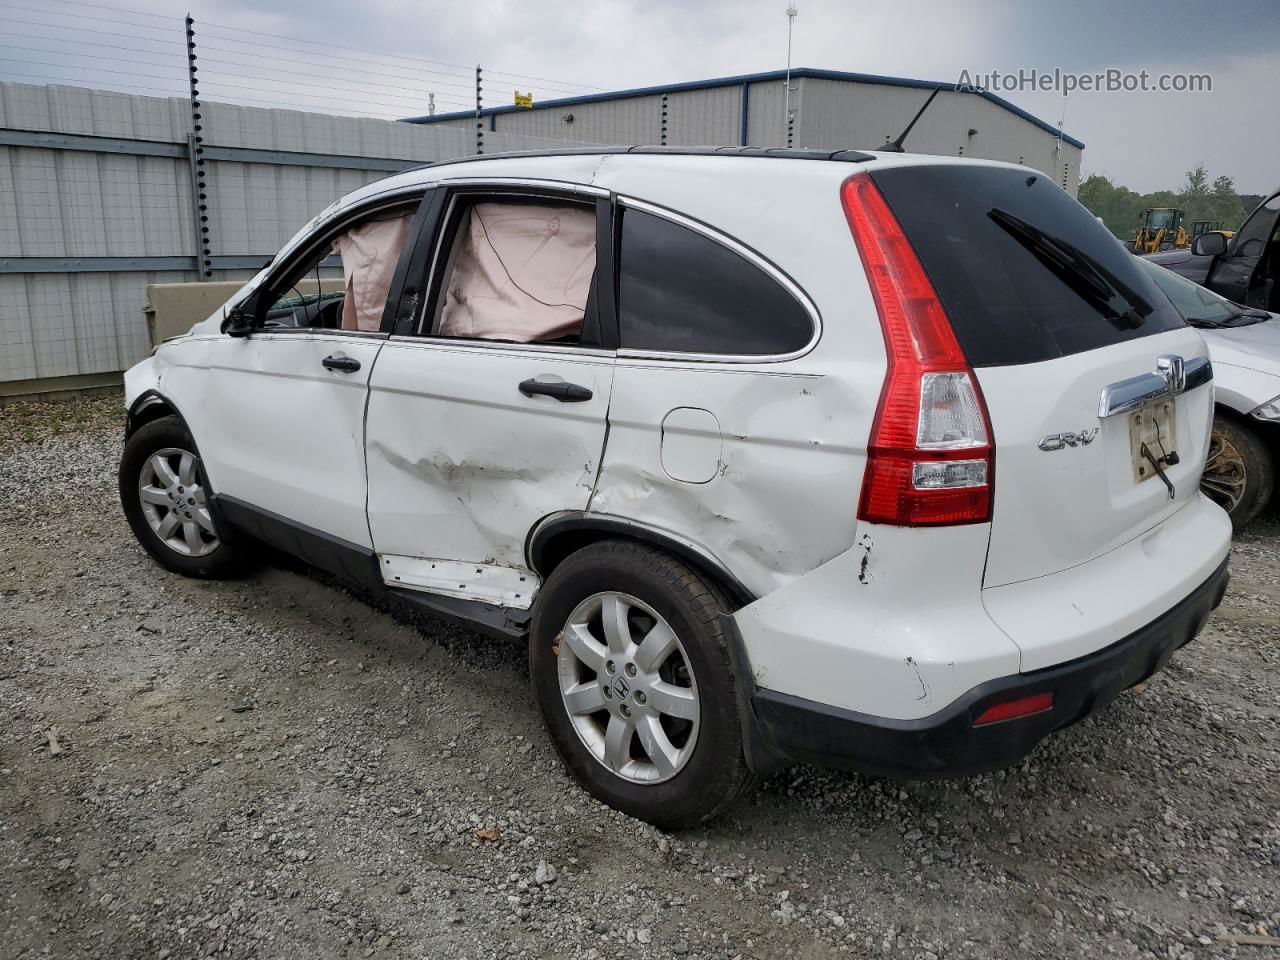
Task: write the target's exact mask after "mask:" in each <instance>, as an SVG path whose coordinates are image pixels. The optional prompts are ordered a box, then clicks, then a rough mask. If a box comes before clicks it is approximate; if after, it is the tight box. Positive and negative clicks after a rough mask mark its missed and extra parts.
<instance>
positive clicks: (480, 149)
mask: <svg viewBox="0 0 1280 960" xmlns="http://www.w3.org/2000/svg"><path fill="white" fill-rule="evenodd" d="M480 91H481V87H480V64H478V63H477V64H476V154H477V155H479V154H482V153H484V121H483V120H482V119H481V118H480Z"/></svg>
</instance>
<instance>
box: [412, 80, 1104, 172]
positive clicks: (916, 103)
mask: <svg viewBox="0 0 1280 960" xmlns="http://www.w3.org/2000/svg"><path fill="white" fill-rule="evenodd" d="M742 86H743V84H742V83H725V84H720V85H715V84H711V85H708V86H705V87H701V88H698V89H693V90H680V91H672V92H670V93H668V95H667V140H666V142H667V143H668V144H673V145H729V144H739V143H741V142H742ZM747 88H748V95H747V136H746V142H747V143H750V144H752V145H753V146H763V147H778V146H785V145H786V142H787V123H786V109H785V101H786V85H785V82H784V81H783V80H782V79H781V78H778V79H760V80H750V81H748V82H747ZM928 96H929V90H927V89H924V88H921V87H916V86H905V85H899V84H894V83H888V82H885V83H872V82H857V81H853V80H841V79H829V78H822V77H806V76H802V75H799V74H797V75H796V76H794V77H793V78H792V80H791V109H792V112H793V114H794V118H795V119H794V125H793V129H792V144H793V145H794V146H797V147H805V146H808V147H831V148H853V149H861V150H873V149H875V148H876V147H878V146H879V145H880V144H882V143H884V142H885V140H888V139H890V138H892V137H896V136H897V135H898V134H899V133H900V132H901V131H902V129H903V127H905V126H906V125H907V123H908V122H910V120H911V118H912V117H913V116H914V115H915V112H916V111H917V110H918V109H919V108H920V106H921V105H922V104H923V103H924V101H925V99H926V98H927V97H928ZM662 99H663V98H662V95H661V94H660V93H644V94H636V95H631V96H621V97H617V98H614V99H604V100H596V101H592V102H586V103H583V102H578V103H565V104H556V103H548V104H547V105H545V106H535V107H534V108H533V109H532V110H514V111H504V112H502V113H497V114H494V115H493V116H492V118H490V117H488V116H486V117H485V124H486V126H488V124H489V123H490V122H492V124H493V127H494V129H495V130H496V131H497V132H498V133H503V132H511V133H521V134H527V135H532V136H540V137H561V138H569V139H572V140H578V141H582V142H585V143H601V144H641V143H643V144H653V143H659V142H660V137H661V122H662ZM570 116H572V117H573V121H572V123H569V122H566V120H567V118H568V117H570ZM424 125H425V126H430V127H433V128H435V129H453V130H455V131H458V132H462V131H466V130H472V129H474V126H475V120H474V119H472V118H471V117H454V118H450V119H444V120H440V121H438V122H432V123H429V124H424ZM970 130H975V131H976V132H975V133H973V134H970V133H969V131H970ZM490 136H492V134H490ZM907 147H908V149H909V150H912V151H914V152H919V153H932V154H938V155H941V156H960V155H963V156H971V157H980V158H983V159H988V160H1007V161H1010V162H1012V163H1023V164H1026V165H1027V166H1029V167H1034V168H1035V169H1037V170H1040V171H1041V172H1043V173H1045V174H1048V175H1049V176H1052V177H1053V178H1054V180H1055V181H1056V182H1058V183H1062V184H1064V186H1065V187H1066V188H1067V190H1068V191H1069V192H1070V193H1071V194H1072V195H1073V196H1074V195H1075V192H1076V189H1077V187H1078V186H1079V181H1080V158H1081V150H1080V148H1079V147H1076V146H1074V145H1073V144H1071V143H1068V142H1066V141H1062V142H1059V141H1058V138H1057V137H1056V136H1055V135H1054V134H1053V133H1051V132H1049V131H1048V130H1046V129H1044V128H1043V127H1041V126H1038V125H1037V124H1035V123H1032V122H1031V121H1029V120H1028V119H1026V118H1025V117H1023V116H1019V115H1018V114H1017V113H1015V112H1013V111H1012V110H1008V109H1006V108H1005V107H1002V106H1000V105H999V104H997V103H993V102H991V101H990V100H987V99H985V98H983V97H980V96H976V95H974V94H968V93H957V92H954V91H944V92H942V93H940V94H939V95H938V100H937V102H936V103H934V104H933V106H932V107H930V109H929V111H928V112H927V113H926V114H925V115H924V117H922V118H921V120H920V122H919V123H918V124H917V125H916V127H915V129H914V130H913V131H912V133H911V138H910V139H909V140H908V141H907Z"/></svg>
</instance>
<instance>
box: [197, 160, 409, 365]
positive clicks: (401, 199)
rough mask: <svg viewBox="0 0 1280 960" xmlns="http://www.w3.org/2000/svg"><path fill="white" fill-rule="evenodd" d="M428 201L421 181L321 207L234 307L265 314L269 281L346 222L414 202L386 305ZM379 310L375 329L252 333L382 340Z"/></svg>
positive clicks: (395, 293) (384, 331)
mask: <svg viewBox="0 0 1280 960" xmlns="http://www.w3.org/2000/svg"><path fill="white" fill-rule="evenodd" d="M430 201H431V187H430V186H429V185H428V186H424V185H422V184H414V185H413V186H412V187H408V188H405V189H402V190H389V191H386V192H385V193H380V194H376V195H375V196H372V197H367V198H365V199H363V200H361V201H360V202H359V203H357V204H354V205H352V206H350V207H348V208H346V209H343V210H336V211H334V210H333V208H332V207H331V208H329V209H327V210H325V211H324V212H322V213H320V214H319V215H318V216H317V217H316V218H315V219H314V220H313V221H312V223H313V227H312V229H311V231H310V232H309V233H308V234H307V235H306V236H305V237H304V238H303V239H302V240H300V241H299V242H298V244H297V245H296V246H295V247H293V249H291V250H290V251H289V252H288V254H287V255H286V257H285V259H283V260H276V261H273V262H272V264H271V266H270V268H269V271H268V273H267V276H266V277H264V278H263V280H262V282H261V283H259V284H258V285H257V286H256V287H254V288H253V290H252V291H250V293H249V294H248V296H246V297H245V298H244V299H243V300H241V301H240V302H239V303H238V304H235V305H234V306H236V307H239V308H240V309H242V310H243V309H245V308H246V307H248V309H249V310H250V311H252V313H253V314H254V316H255V319H256V318H257V316H258V315H259V314H262V315H265V313H266V310H267V309H268V307H269V304H267V303H265V302H264V301H263V299H262V298H263V297H264V296H267V295H269V294H270V291H271V288H272V286H273V284H275V283H277V282H278V281H279V280H280V278H281V277H282V276H287V275H288V274H289V271H290V270H292V269H293V268H294V267H295V266H297V264H298V261H299V260H301V259H305V258H308V257H311V256H314V255H315V253H316V252H317V251H318V250H319V249H320V248H321V247H322V245H323V244H324V243H326V242H330V241H332V239H333V238H334V237H335V236H337V235H338V234H339V233H340V232H341V231H342V230H343V229H345V228H346V227H347V226H348V225H350V224H351V223H354V222H355V221H357V220H360V219H362V218H363V217H365V216H366V215H368V214H370V213H376V212H378V211H379V210H389V209H394V208H396V207H400V206H405V207H407V206H408V205H409V204H410V203H414V202H416V203H417V206H416V207H415V208H414V211H413V214H412V218H411V221H410V223H411V226H410V236H409V239H408V241H407V242H406V243H405V249H404V250H402V251H401V252H400V260H399V262H398V263H397V265H396V273H395V275H394V277H393V280H392V285H391V290H390V291H389V292H388V296H387V306H390V305H391V304H392V303H395V302H398V301H399V287H400V285H401V283H402V281H403V271H404V265H405V262H406V257H407V255H408V254H410V253H411V251H412V247H413V232H414V230H416V229H417V228H418V227H419V226H420V224H421V221H422V218H423V217H424V216H425V214H426V210H427V207H428V206H430ZM331 212H332V215H331V216H329V217H328V218H327V219H325V214H328V213H331ZM383 311H384V312H383V319H382V326H381V327H380V328H379V329H377V330H329V329H326V328H323V327H262V328H255V329H254V332H253V336H254V338H255V339H261V338H263V337H266V338H269V339H271V338H274V337H276V336H284V337H298V336H302V335H305V334H311V335H312V336H317V337H332V336H339V337H358V338H366V339H380V340H384V339H386V338H387V336H388V327H387V309H386V307H384V308H383ZM229 316H230V313H229V311H228V313H227V315H226V316H224V318H223V321H222V328H221V330H220V335H221V336H225V335H226V328H227V324H228V322H229Z"/></svg>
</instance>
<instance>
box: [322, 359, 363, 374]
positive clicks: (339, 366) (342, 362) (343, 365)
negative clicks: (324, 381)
mask: <svg viewBox="0 0 1280 960" xmlns="http://www.w3.org/2000/svg"><path fill="white" fill-rule="evenodd" d="M320 362H321V363H322V364H324V365H325V366H326V367H328V368H329V369H330V370H341V371H342V372H343V373H355V372H356V371H357V370H359V369H360V361H359V360H357V359H356V358H355V357H334V356H328V357H325V358H324V359H323V360H321V361H320Z"/></svg>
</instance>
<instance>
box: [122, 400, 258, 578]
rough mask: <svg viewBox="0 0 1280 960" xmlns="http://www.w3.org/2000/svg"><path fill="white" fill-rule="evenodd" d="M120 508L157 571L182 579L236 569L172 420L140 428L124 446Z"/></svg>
mask: <svg viewBox="0 0 1280 960" xmlns="http://www.w3.org/2000/svg"><path fill="white" fill-rule="evenodd" d="M120 505H121V507H123V509H124V515H125V519H126V520H127V521H128V522H129V527H130V529H132V530H133V535H134V536H135V537H137V538H138V542H139V543H140V544H142V546H143V547H144V548H145V549H146V551H147V552H148V553H149V554H151V556H152V557H154V558H155V559H156V560H157V561H158V562H159V563H160V565H161V566H162V567H166V568H168V569H169V570H172V571H174V572H175V573H181V574H183V575H185V576H188V577H223V576H229V575H231V574H234V573H236V572H238V571H239V570H241V569H242V567H243V564H242V560H241V556H240V554H239V553H238V552H237V550H236V548H235V547H233V546H232V545H231V544H229V543H227V542H226V540H225V539H224V537H223V533H224V531H222V530H220V529H219V528H218V525H217V523H216V522H215V520H214V516H213V511H212V508H211V505H210V502H209V485H208V483H207V481H206V480H205V476H204V468H203V466H202V465H201V463H200V455H199V453H198V452H197V451H196V445H195V441H194V440H192V438H191V433H190V431H188V430H187V428H186V425H185V424H183V422H182V421H181V420H180V419H179V418H178V417H162V418H161V419H159V420H153V421H152V422H150V423H147V424H144V425H143V426H141V427H139V428H138V429H137V431H135V432H134V434H133V435H132V436H131V437H129V439H128V440H127V441H126V442H125V445H124V455H123V456H122V457H121V458H120Z"/></svg>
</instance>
